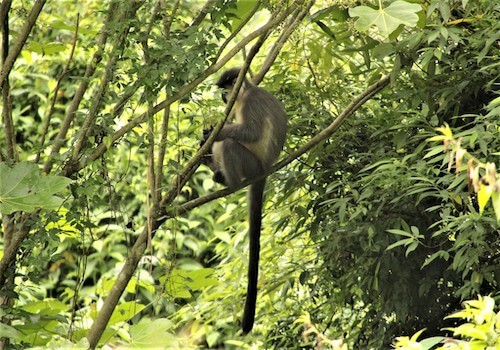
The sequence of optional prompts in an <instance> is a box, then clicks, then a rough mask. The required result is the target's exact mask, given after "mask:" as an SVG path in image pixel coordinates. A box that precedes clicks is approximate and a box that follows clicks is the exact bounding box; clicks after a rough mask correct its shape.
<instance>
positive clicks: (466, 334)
mask: <svg viewBox="0 0 500 350" xmlns="http://www.w3.org/2000/svg"><path fill="white" fill-rule="evenodd" d="M464 307H465V308H464V309H462V310H461V311H457V312H455V313H453V314H452V315H450V316H448V318H455V319H460V320H465V321H469V322H466V323H463V324H461V325H458V326H456V327H451V328H449V329H448V330H450V331H453V336H454V338H455V339H452V338H444V337H432V338H427V339H422V340H420V341H417V339H418V337H419V336H420V334H421V333H422V331H419V332H417V333H416V334H415V335H413V336H412V337H411V338H409V337H398V338H397V339H396V340H395V341H394V347H395V348H396V349H402V350H403V349H408V350H409V349H422V350H429V349H436V350H445V349H451V350H459V349H478V350H479V349H496V348H498V346H500V324H499V322H498V321H499V317H500V312H495V300H494V299H493V298H491V297H484V298H483V297H481V296H479V298H478V299H477V300H469V301H466V302H464ZM439 343H444V345H443V346H439V347H436V346H437V345H438V344H439Z"/></svg>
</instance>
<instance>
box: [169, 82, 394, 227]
mask: <svg viewBox="0 0 500 350" xmlns="http://www.w3.org/2000/svg"><path fill="white" fill-rule="evenodd" d="M389 82H390V75H387V76H385V77H383V78H382V79H380V80H379V81H377V82H376V83H374V84H372V85H370V86H369V87H368V88H367V89H366V90H365V91H363V92H362V93H361V94H359V95H358V96H357V97H356V98H355V99H354V100H353V101H352V102H351V103H350V104H349V105H348V106H347V107H346V108H345V109H344V110H343V111H342V113H340V114H339V115H338V116H337V118H335V120H334V121H333V122H332V123H331V124H330V125H329V126H328V127H327V128H326V129H324V130H322V131H321V132H319V133H318V134H317V135H316V136H314V137H313V138H311V139H310V140H309V141H308V142H306V143H305V144H304V145H302V146H301V147H300V148H298V149H297V150H295V151H293V152H291V153H290V154H289V155H288V156H287V157H286V158H284V159H283V160H281V161H280V162H278V163H276V164H275V165H274V166H273V167H272V168H271V170H269V172H267V173H266V174H265V175H263V176H261V177H259V178H256V179H252V180H246V181H244V182H243V183H242V184H241V185H240V186H239V187H238V188H236V189H235V190H230V189H229V188H224V189H222V190H219V191H216V192H213V193H209V194H208V195H206V196H203V197H200V198H196V199H193V200H191V201H189V202H186V203H184V204H182V205H180V206H176V207H175V208H169V209H168V210H167V209H163V212H162V216H164V217H165V218H173V217H176V216H177V215H180V214H183V213H186V212H188V211H190V210H191V209H194V208H196V207H199V206H201V205H203V204H205V203H208V202H211V201H213V200H214V199H217V198H220V197H224V196H227V195H229V194H231V193H234V192H236V191H238V190H239V189H241V188H243V187H246V186H248V185H249V184H251V183H253V182H255V181H257V180H259V179H262V178H264V177H266V176H269V175H270V174H272V173H275V172H276V171H277V170H279V169H281V168H284V167H285V166H287V165H288V164H290V163H291V162H292V161H294V160H295V159H297V158H299V157H300V156H301V155H303V154H304V153H306V152H308V151H310V150H311V149H312V148H314V147H316V146H317V145H319V144H320V143H321V142H323V141H325V140H326V139H328V138H329V137H331V136H332V135H333V133H335V131H337V129H338V128H339V127H340V126H341V125H342V123H343V122H344V121H345V120H346V119H347V118H348V117H349V116H351V115H353V114H354V113H355V112H356V111H357V110H358V109H359V108H360V107H361V106H362V105H363V104H364V103H365V102H366V101H368V100H369V99H370V98H372V97H373V96H374V95H375V94H377V93H378V92H379V91H381V90H382V89H383V88H384V87H386V86H387V85H388V84H389Z"/></svg>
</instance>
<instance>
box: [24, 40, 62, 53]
mask: <svg viewBox="0 0 500 350" xmlns="http://www.w3.org/2000/svg"><path fill="white" fill-rule="evenodd" d="M27 49H28V50H29V51H33V52H36V53H38V54H40V55H51V54H54V53H58V52H61V51H64V50H66V45H64V44H60V43H48V44H41V43H37V42H31V43H30V44H29V45H28V47H27Z"/></svg>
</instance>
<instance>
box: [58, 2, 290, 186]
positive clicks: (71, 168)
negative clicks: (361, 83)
mask: <svg viewBox="0 0 500 350" xmlns="http://www.w3.org/2000/svg"><path fill="white" fill-rule="evenodd" d="M292 8H293V7H291V8H290V9H287V10H285V11H284V12H283V13H282V14H281V15H280V16H276V17H275V18H272V19H271V20H270V21H269V22H267V23H266V24H265V25H263V26H262V27H260V28H259V29H257V30H255V31H254V32H252V33H251V34H249V35H248V36H246V37H245V38H244V39H242V40H241V41H240V42H239V43H238V44H237V45H236V46H235V47H234V48H233V49H231V50H230V52H228V53H227V54H226V55H225V56H224V57H223V58H222V59H221V60H220V61H219V62H217V63H214V64H212V65H211V66H209V67H208V68H207V69H206V70H205V72H203V73H202V74H200V75H199V76H198V77H197V78H196V79H194V80H193V81H191V82H190V83H188V84H186V85H184V86H183V87H181V88H180V89H179V92H177V93H176V94H175V95H173V96H171V97H169V98H167V99H165V100H164V101H162V102H160V103H159V104H157V105H156V106H154V107H153V111H152V113H158V112H159V111H161V110H162V109H164V108H166V107H168V106H170V105H171V104H172V103H174V102H175V101H178V100H179V99H181V98H183V97H184V96H186V95H187V94H189V93H190V92H191V91H192V90H193V89H194V88H195V87H196V86H198V85H199V84H200V83H201V82H203V81H204V80H205V79H206V78H208V77H209V76H210V75H212V74H213V73H215V72H217V71H218V70H219V69H221V68H222V67H223V66H224V65H225V64H226V63H227V62H229V60H230V59H231V58H232V57H234V56H235V55H236V54H237V53H238V52H239V51H240V50H241V49H242V48H243V47H244V46H245V45H247V44H248V43H249V42H251V41H252V40H254V39H255V38H257V37H259V36H261V35H262V34H263V33H265V32H267V31H268V30H269V29H270V28H272V27H274V26H276V25H278V24H279V23H281V22H282V21H283V20H284V19H285V18H286V17H287V16H288V14H289V13H290V11H291V9H292ZM146 119H147V113H143V114H141V115H139V116H138V117H136V118H134V119H132V120H131V121H130V122H129V123H127V124H126V125H125V126H123V127H122V128H120V129H119V130H117V131H116V132H115V133H113V134H112V135H111V136H110V139H111V140H110V141H111V142H110V144H112V143H114V142H116V141H118V140H119V139H120V138H122V137H123V136H124V135H125V134H127V133H128V132H130V131H131V130H132V129H134V128H135V127H136V126H138V125H140V124H141V123H143V122H144V121H145V120H146ZM107 147H108V146H107V145H106V144H105V143H101V144H100V145H99V146H97V147H96V148H95V149H94V151H93V152H92V153H91V154H89V155H88V156H87V157H86V158H85V159H83V160H81V161H79V162H75V163H74V164H69V163H68V164H66V166H65V168H64V170H63V174H65V176H70V175H72V174H73V173H75V172H77V171H79V170H81V169H83V168H85V167H86V166H87V164H89V163H91V162H93V161H94V160H96V159H98V158H99V157H101V156H102V155H103V154H104V153H105V152H106V150H107Z"/></svg>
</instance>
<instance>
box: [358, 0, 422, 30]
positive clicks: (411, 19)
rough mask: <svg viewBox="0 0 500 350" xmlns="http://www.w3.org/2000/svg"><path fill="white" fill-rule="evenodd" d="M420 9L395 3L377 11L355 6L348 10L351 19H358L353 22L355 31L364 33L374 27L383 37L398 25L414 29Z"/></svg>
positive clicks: (418, 6)
mask: <svg viewBox="0 0 500 350" xmlns="http://www.w3.org/2000/svg"><path fill="white" fill-rule="evenodd" d="M421 9H422V7H421V6H420V5H418V4H411V3H408V2H406V1H395V2H393V3H392V4H390V5H389V6H388V7H386V8H379V9H377V10H375V9H373V8H371V7H368V6H357V7H354V8H351V9H349V15H350V16H351V17H359V18H358V19H357V20H356V22H355V24H354V25H355V27H356V29H358V30H360V31H366V30H368V29H369V28H370V27H372V26H376V27H377V28H378V31H379V32H380V34H381V35H383V36H384V37H387V36H389V34H391V33H392V32H394V31H395V30H396V29H397V28H398V27H399V26H400V25H406V26H410V27H414V26H416V25H417V22H418V15H417V12H419V11H420V10H421Z"/></svg>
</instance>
